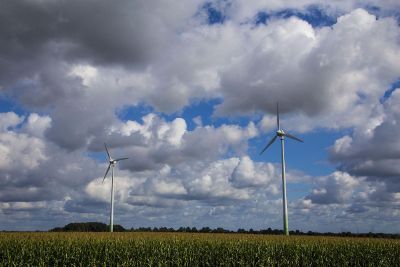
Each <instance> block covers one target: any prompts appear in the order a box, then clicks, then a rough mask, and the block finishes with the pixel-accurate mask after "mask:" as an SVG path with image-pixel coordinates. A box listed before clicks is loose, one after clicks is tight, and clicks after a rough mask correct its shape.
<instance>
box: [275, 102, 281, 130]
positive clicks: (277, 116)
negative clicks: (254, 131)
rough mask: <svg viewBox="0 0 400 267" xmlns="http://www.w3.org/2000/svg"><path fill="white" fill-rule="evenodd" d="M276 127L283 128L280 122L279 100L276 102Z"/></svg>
mask: <svg viewBox="0 0 400 267" xmlns="http://www.w3.org/2000/svg"><path fill="white" fill-rule="evenodd" d="M276 127H278V130H280V129H281V125H280V123H279V102H276Z"/></svg>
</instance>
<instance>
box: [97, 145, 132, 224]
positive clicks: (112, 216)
mask: <svg viewBox="0 0 400 267" xmlns="http://www.w3.org/2000/svg"><path fill="white" fill-rule="evenodd" d="M104 147H105V148H106V152H107V156H108V162H109V163H108V168H107V171H106V174H105V175H104V178H103V182H104V180H105V179H106V177H107V174H108V172H109V171H110V169H111V211H110V232H112V231H113V226H114V167H115V165H116V164H117V162H118V161H121V160H125V159H128V158H119V159H113V158H112V157H111V156H110V152H108V149H107V145H106V143H104Z"/></svg>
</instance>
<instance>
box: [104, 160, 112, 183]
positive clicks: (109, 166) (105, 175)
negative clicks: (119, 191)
mask: <svg viewBox="0 0 400 267" xmlns="http://www.w3.org/2000/svg"><path fill="white" fill-rule="evenodd" d="M110 168H111V164H108V168H107V170H106V174H104V178H103V182H102V183H104V180H105V179H106V177H107V174H108V172H109V171H110Z"/></svg>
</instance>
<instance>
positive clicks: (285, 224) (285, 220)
mask: <svg viewBox="0 0 400 267" xmlns="http://www.w3.org/2000/svg"><path fill="white" fill-rule="evenodd" d="M276 124H277V131H276V135H275V136H274V137H273V138H272V139H271V141H269V143H268V144H267V145H266V146H265V147H264V149H263V150H262V151H261V152H260V155H261V154H262V153H263V152H264V151H265V150H267V148H268V147H269V146H270V145H272V143H273V142H275V140H276V138H277V137H278V136H279V138H280V139H281V151H282V157H281V160H282V164H281V166H282V200H283V201H282V204H283V231H284V233H285V235H289V226H288V224H289V223H288V209H287V197H286V173H285V136H286V137H288V138H291V139H293V140H296V141H299V142H302V143H303V141H302V140H301V139H299V138H297V137H295V136H293V135H291V134H289V133H286V132H284V131H283V130H282V129H281V125H280V123H279V103H277V104H276Z"/></svg>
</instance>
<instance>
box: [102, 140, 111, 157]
mask: <svg viewBox="0 0 400 267" xmlns="http://www.w3.org/2000/svg"><path fill="white" fill-rule="evenodd" d="M104 147H105V148H106V152H107V156H108V160H110V159H111V156H110V152H108V148H107V145H106V143H104Z"/></svg>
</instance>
